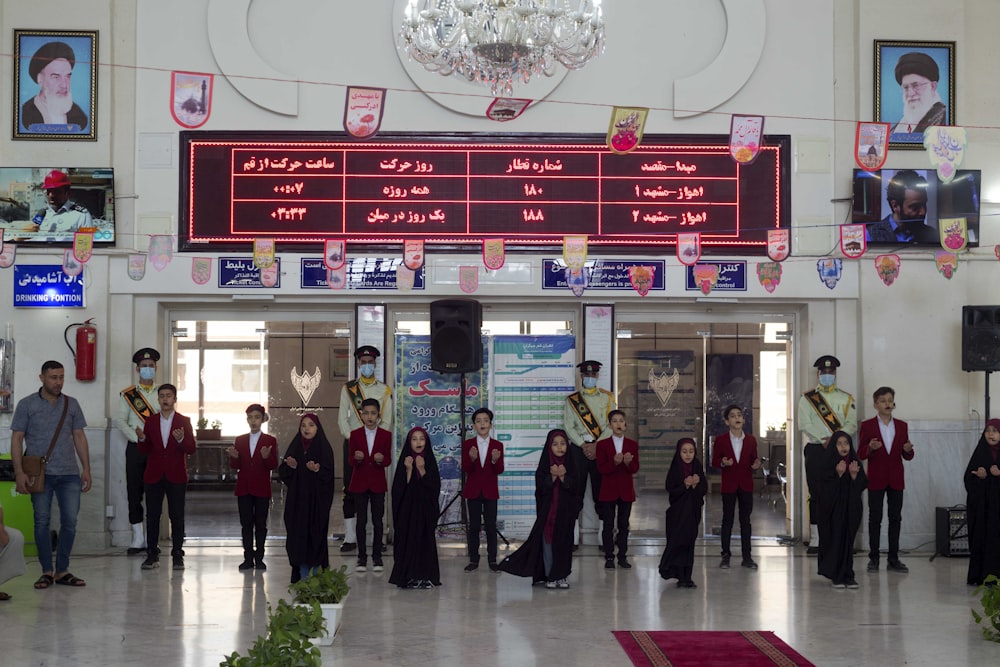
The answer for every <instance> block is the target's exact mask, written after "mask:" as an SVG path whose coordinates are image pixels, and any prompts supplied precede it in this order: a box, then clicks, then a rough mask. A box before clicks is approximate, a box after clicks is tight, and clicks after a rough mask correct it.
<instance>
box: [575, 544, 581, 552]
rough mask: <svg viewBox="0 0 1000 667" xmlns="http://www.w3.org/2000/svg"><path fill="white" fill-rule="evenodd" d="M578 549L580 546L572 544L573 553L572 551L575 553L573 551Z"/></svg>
mask: <svg viewBox="0 0 1000 667" xmlns="http://www.w3.org/2000/svg"><path fill="white" fill-rule="evenodd" d="M579 548H580V545H579V544H574V545H573V551H574V552H575V551H576V550H577V549H579Z"/></svg>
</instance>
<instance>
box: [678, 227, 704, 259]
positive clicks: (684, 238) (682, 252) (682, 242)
mask: <svg viewBox="0 0 1000 667" xmlns="http://www.w3.org/2000/svg"><path fill="white" fill-rule="evenodd" d="M677 259H678V260H680V262H681V264H684V265H685V266H694V265H695V264H697V263H698V260H699V259H701V233H700V232H684V233H683V234H678V235H677Z"/></svg>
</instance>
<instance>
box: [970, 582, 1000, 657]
mask: <svg viewBox="0 0 1000 667" xmlns="http://www.w3.org/2000/svg"><path fill="white" fill-rule="evenodd" d="M975 594H976V595H978V596H979V602H980V603H981V604H982V605H983V613H982V614H980V613H978V612H977V611H976V610H975V609H973V610H972V618H974V619H976V623H977V624H979V625H982V626H983V637H984V638H985V639H989V640H990V641H991V642H1000V579H997V576H996V575H995V574H991V575H989V576H987V577H986V579H985V580H983V583H982V585H981V586H979V587H978V588H977V589H976V591H975Z"/></svg>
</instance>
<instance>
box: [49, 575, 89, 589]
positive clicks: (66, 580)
mask: <svg viewBox="0 0 1000 667" xmlns="http://www.w3.org/2000/svg"><path fill="white" fill-rule="evenodd" d="M56 583H57V584H59V585H60V586H76V587H79V586H86V585H87V582H86V581H84V580H83V579H81V578H80V577H76V576H73V575H72V574H70V573H69V572H67V573H66V574H64V575H63V576H61V577H59V578H58V579H56Z"/></svg>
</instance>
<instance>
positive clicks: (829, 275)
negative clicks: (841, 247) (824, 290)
mask: <svg viewBox="0 0 1000 667" xmlns="http://www.w3.org/2000/svg"><path fill="white" fill-rule="evenodd" d="M816 271H817V272H819V279H820V280H822V281H823V284H824V285H826V286H827V287H828V288H830V289H833V288H834V287H836V286H837V283H839V282H840V276H841V275H842V274H843V271H844V260H842V259H840V258H839V257H824V258H823V259H821V260H819V261H817V262H816Z"/></svg>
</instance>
